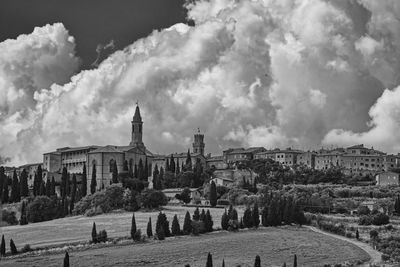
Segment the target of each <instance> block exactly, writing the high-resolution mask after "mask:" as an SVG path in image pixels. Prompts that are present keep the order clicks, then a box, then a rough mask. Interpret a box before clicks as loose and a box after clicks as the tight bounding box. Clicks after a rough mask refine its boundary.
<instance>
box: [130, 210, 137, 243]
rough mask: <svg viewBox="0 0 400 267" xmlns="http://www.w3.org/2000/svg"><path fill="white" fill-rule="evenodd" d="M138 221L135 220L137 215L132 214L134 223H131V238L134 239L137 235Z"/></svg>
mask: <svg viewBox="0 0 400 267" xmlns="http://www.w3.org/2000/svg"><path fill="white" fill-rule="evenodd" d="M136 230H137V229H136V220H135V213H134V212H132V223H131V238H132V239H134V237H135V234H136Z"/></svg>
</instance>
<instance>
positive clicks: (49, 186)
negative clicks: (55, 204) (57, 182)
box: [46, 178, 51, 197]
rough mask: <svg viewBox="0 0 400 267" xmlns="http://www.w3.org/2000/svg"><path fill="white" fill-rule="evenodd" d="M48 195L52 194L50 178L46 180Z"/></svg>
mask: <svg viewBox="0 0 400 267" xmlns="http://www.w3.org/2000/svg"><path fill="white" fill-rule="evenodd" d="M46 196H48V197H50V196H51V182H50V179H49V178H47V180H46Z"/></svg>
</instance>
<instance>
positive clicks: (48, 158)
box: [43, 153, 61, 172]
mask: <svg viewBox="0 0 400 267" xmlns="http://www.w3.org/2000/svg"><path fill="white" fill-rule="evenodd" d="M43 169H45V170H47V171H48V172H60V171H61V153H47V154H43Z"/></svg>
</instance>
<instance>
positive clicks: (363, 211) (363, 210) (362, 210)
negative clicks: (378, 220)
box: [357, 206, 371, 215]
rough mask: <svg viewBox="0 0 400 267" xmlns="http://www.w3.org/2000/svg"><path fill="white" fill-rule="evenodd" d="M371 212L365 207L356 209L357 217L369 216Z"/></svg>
mask: <svg viewBox="0 0 400 267" xmlns="http://www.w3.org/2000/svg"><path fill="white" fill-rule="evenodd" d="M370 213H371V211H370V210H369V208H368V207H367V206H359V207H358V209H357V214H358V215H369V214H370Z"/></svg>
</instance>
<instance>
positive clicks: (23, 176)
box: [20, 169, 29, 197]
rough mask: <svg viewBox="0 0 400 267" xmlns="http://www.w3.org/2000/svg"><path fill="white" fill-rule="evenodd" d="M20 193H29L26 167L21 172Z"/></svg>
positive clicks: (24, 195)
mask: <svg viewBox="0 0 400 267" xmlns="http://www.w3.org/2000/svg"><path fill="white" fill-rule="evenodd" d="M20 195H21V197H27V196H28V195H29V188H28V173H27V172H26V170H25V169H23V170H22V172H21V174H20Z"/></svg>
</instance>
